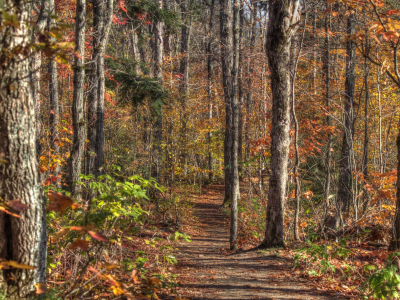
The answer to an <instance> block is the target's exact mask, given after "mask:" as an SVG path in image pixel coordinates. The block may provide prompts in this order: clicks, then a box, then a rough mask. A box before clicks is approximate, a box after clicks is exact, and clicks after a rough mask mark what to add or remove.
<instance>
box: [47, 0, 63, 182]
mask: <svg viewBox="0 0 400 300" xmlns="http://www.w3.org/2000/svg"><path fill="white" fill-rule="evenodd" d="M49 13H50V14H51V15H55V1H54V0H49ZM55 23H56V22H55V20H54V18H48V28H49V30H51V29H52V28H53V27H54V26H55ZM48 71H49V79H50V80H49V92H50V95H49V96H50V109H51V111H50V134H51V136H50V139H51V146H50V147H51V149H53V154H54V155H59V154H60V153H59V151H60V150H59V147H58V143H59V141H58V131H57V127H58V124H59V122H60V107H59V105H58V71H57V61H56V60H55V59H54V57H50V60H49V65H48ZM59 173H60V165H59V164H58V163H57V166H56V168H55V170H54V176H56V177H57V181H56V186H57V187H59V185H60V179H59Z"/></svg>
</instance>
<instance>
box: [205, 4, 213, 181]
mask: <svg viewBox="0 0 400 300" xmlns="http://www.w3.org/2000/svg"><path fill="white" fill-rule="evenodd" d="M214 5H215V0H212V2H211V8H210V21H209V28H208V33H209V36H210V37H209V41H208V45H207V80H208V99H209V101H210V102H209V114H208V119H209V121H210V122H211V120H212V118H213V102H212V87H213V80H212V77H213V75H212V71H213V61H212V56H211V55H212V47H213V38H212V37H211V31H212V28H213V18H214ZM208 139H209V149H211V147H212V131H211V130H210V131H209V133H208ZM208 170H209V173H208V180H209V181H210V183H211V182H212V180H213V154H212V151H211V150H209V151H208Z"/></svg>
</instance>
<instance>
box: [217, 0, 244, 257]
mask: <svg viewBox="0 0 400 300" xmlns="http://www.w3.org/2000/svg"><path fill="white" fill-rule="evenodd" d="M239 5H240V4H239V1H238V0H235V2H234V13H233V14H232V3H231V2H230V1H228V0H222V1H221V2H220V6H221V7H220V36H221V37H220V43H221V61H222V78H223V89H224V99H225V112H226V123H225V124H226V128H225V140H224V170H225V199H224V203H223V205H226V204H228V203H230V205H231V229H230V247H231V249H232V250H235V249H237V199H238V197H239V177H238V161H237V159H238V157H237V154H238V133H239V131H238V129H239V102H238V95H237V91H238V90H237V75H238V67H239Z"/></svg>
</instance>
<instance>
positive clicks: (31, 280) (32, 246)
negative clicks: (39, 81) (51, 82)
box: [0, 0, 47, 300]
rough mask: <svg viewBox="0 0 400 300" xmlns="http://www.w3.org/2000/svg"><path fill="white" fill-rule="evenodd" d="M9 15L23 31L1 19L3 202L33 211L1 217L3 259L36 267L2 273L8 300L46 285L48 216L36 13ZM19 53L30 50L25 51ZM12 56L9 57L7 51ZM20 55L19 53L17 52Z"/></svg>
mask: <svg viewBox="0 0 400 300" xmlns="http://www.w3.org/2000/svg"><path fill="white" fill-rule="evenodd" d="M3 5H4V6H3V8H4V9H8V10H7V12H8V13H9V14H11V15H15V16H16V17H17V19H18V21H19V22H20V25H19V26H9V25H4V24H3V22H4V19H3V18H1V17H0V27H1V31H0V37H1V39H0V40H1V44H0V65H1V66H2V67H1V68H0V78H1V79H2V80H1V83H0V84H1V85H0V156H1V157H2V159H3V160H4V161H2V162H1V163H0V198H1V199H3V200H5V201H10V200H16V199H18V200H20V201H21V203H23V204H25V205H27V207H28V208H27V209H26V210H25V211H23V212H21V213H20V215H21V218H17V217H14V216H11V215H9V214H5V213H3V212H0V258H1V259H3V260H6V261H8V260H13V261H16V262H18V263H20V264H26V265H29V266H34V267H36V268H35V269H33V270H25V269H9V270H6V269H3V270H0V290H1V291H3V292H5V293H6V295H5V297H6V299H10V300H13V299H28V298H32V297H34V296H35V287H34V285H35V284H37V283H41V282H43V283H44V282H45V280H46V273H45V272H46V249H47V246H46V245H47V244H46V242H47V236H46V216H45V200H44V198H43V194H42V191H41V184H40V180H39V172H38V163H37V157H36V147H35V142H36V139H35V137H36V134H35V133H36V122H37V120H36V115H35V102H34V99H33V97H32V93H31V90H30V87H31V83H30V82H28V78H29V71H30V70H29V58H28V55H25V54H22V53H24V52H25V53H29V48H25V47H27V45H28V44H29V42H30V39H29V37H30V33H29V30H28V26H30V24H29V23H27V22H29V21H30V11H31V10H32V8H31V6H30V4H29V3H27V2H23V1H18V0H7V1H5V2H4V3H3ZM18 48H20V49H24V51H19V50H18ZM6 49H7V50H8V51H10V52H8V54H11V56H9V55H8V54H4V53H7V52H5V51H4V50H6ZM15 50H18V52H17V53H15V52H14V51H15Z"/></svg>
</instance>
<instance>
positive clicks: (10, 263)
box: [2, 260, 37, 270]
mask: <svg viewBox="0 0 400 300" xmlns="http://www.w3.org/2000/svg"><path fill="white" fill-rule="evenodd" d="M3 263H6V264H7V265H8V266H9V267H13V268H16V269H26V270H34V269H36V268H37V267H32V266H28V265H24V264H19V263H17V262H16V261H13V260H10V261H6V262H3ZM3 263H2V264H3Z"/></svg>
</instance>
